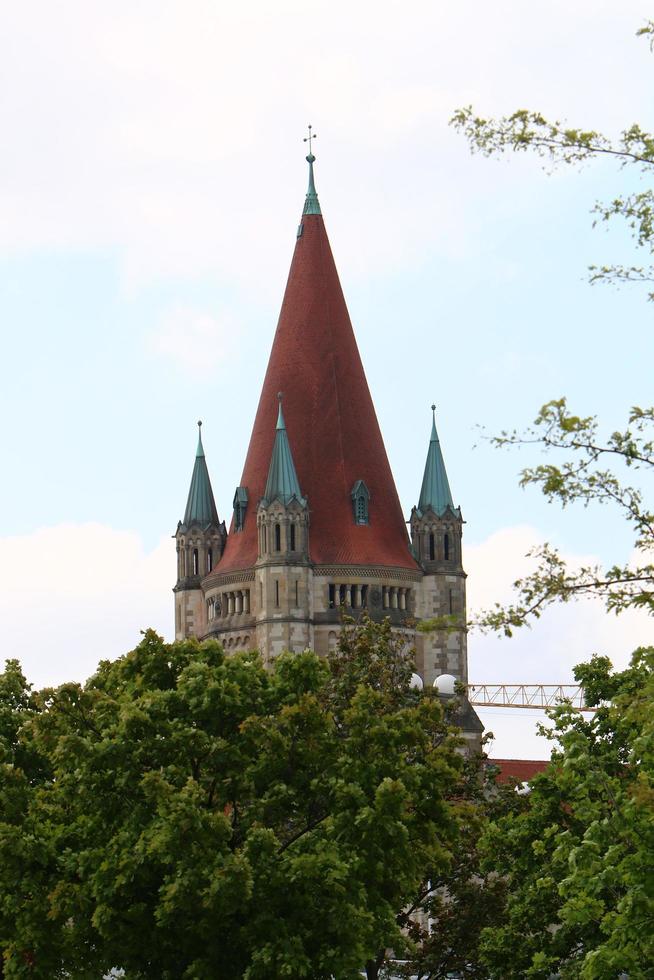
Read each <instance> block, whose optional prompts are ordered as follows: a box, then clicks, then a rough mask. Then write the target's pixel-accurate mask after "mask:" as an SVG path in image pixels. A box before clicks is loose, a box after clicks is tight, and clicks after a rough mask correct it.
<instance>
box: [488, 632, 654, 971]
mask: <svg viewBox="0 0 654 980" xmlns="http://www.w3.org/2000/svg"><path fill="white" fill-rule="evenodd" d="M575 676H576V678H577V680H578V681H579V682H580V683H582V684H583V685H584V688H585V691H586V696H587V698H588V700H589V703H590V704H591V705H596V706H597V710H596V712H595V713H594V715H592V716H591V717H590V718H588V717H587V716H586V717H584V716H582V715H581V714H580V713H579V712H577V711H574V710H573V709H571V708H570V707H568V706H561V707H559V708H557V709H554V711H553V712H552V717H553V722H554V724H553V727H552V730H551V732H550V737H551V738H556V739H557V740H558V742H559V745H560V747H559V748H557V749H556V750H555V751H554V752H553V755H552V762H551V764H550V766H549V767H548V769H547V770H546V771H545V772H544V773H542V774H540V775H539V776H537V777H536V778H535V779H534V780H533V782H532V783H531V792H530V793H529V795H528V798H527V799H528V806H527V807H526V809H524V810H522V811H520V810H518V811H514V812H510V813H508V814H506V815H504V816H502V817H500V818H499V819H498V820H496V821H494V822H493V824H492V825H491V826H490V827H489V829H488V830H487V832H486V834H485V836H484V838H483V840H482V842H481V850H482V854H483V865H482V866H483V868H484V870H485V873H486V874H493V873H494V874H496V875H499V876H500V877H501V878H502V879H503V881H504V882H505V884H506V888H507V895H508V899H507V902H508V904H507V912H506V918H505V920H504V922H500V923H495V924H494V926H493V928H489V929H486V930H485V931H484V932H483V934H482V959H484V960H485V962H486V963H487V965H488V967H489V970H490V972H491V975H492V976H493V977H494V978H502V980H511V978H523V977H533V978H542V980H545V978H548V977H551V976H553V975H557V976H561V977H562V978H563V980H570V978H581V980H604V978H615V977H619V976H620V975H622V974H623V973H627V974H628V975H629V977H630V978H631V980H640V978H649V977H651V976H652V975H653V972H652V971H653V966H652V964H654V717H653V715H652V703H654V648H652V647H650V648H647V649H640V650H637V651H636V653H635V654H634V656H633V658H632V662H631V666H630V667H629V668H628V669H626V670H624V671H622V672H619V673H614V672H612V670H611V667H610V664H609V662H608V661H607V660H606V659H605V658H601V657H596V658H594V659H593V660H592V661H591V662H590V663H589V664H586V665H583V666H581V667H578V668H577V669H576V672H575Z"/></svg>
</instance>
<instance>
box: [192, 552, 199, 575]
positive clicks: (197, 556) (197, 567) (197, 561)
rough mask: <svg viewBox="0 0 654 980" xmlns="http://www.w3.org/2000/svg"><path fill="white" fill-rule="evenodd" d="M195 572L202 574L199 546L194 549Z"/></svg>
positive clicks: (195, 573)
mask: <svg viewBox="0 0 654 980" xmlns="http://www.w3.org/2000/svg"><path fill="white" fill-rule="evenodd" d="M193 574H194V575H199V574H200V557H199V555H198V549H197V548H194V549H193Z"/></svg>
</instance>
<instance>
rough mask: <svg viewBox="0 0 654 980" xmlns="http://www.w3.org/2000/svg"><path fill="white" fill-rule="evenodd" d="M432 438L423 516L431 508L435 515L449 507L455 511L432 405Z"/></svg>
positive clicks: (424, 481) (421, 504)
mask: <svg viewBox="0 0 654 980" xmlns="http://www.w3.org/2000/svg"><path fill="white" fill-rule="evenodd" d="M431 411H432V420H431V438H430V440H429V450H428V452H427V462H426V463H425V473H424V476H423V478H422V487H421V490H420V500H419V501H418V510H420V511H421V512H422V513H423V514H424V512H425V511H426V510H427V509H428V508H429V507H431V509H432V510H433V511H434V513H435V514H439V515H440V514H443V513H445V511H446V510H447V508H448V507H449V508H450V509H451V510H452V511H454V510H455V507H454V501H453V500H452V493H451V491H450V484H449V481H448V479H447V472H446V471H445V461H444V460H443V453H442V452H441V444H440V442H439V440H438V433H437V431H436V406H435V405H432V407H431Z"/></svg>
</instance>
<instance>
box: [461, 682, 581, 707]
mask: <svg viewBox="0 0 654 980" xmlns="http://www.w3.org/2000/svg"><path fill="white" fill-rule="evenodd" d="M468 700H469V701H470V704H474V705H478V706H479V707H489V708H536V709H538V710H540V711H542V710H543V708H553V707H554V706H555V705H557V704H560V703H561V702H562V701H569V702H570V704H571V705H572V706H573V707H574V708H577V709H578V710H579V711H595V710H596V709H595V708H589V707H588V706H587V705H586V703H585V700H584V691H583V688H582V687H581V686H580V685H579V684H468Z"/></svg>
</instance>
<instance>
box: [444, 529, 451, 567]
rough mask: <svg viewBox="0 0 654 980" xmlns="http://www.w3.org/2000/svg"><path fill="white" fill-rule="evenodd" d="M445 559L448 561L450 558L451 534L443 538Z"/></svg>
mask: <svg viewBox="0 0 654 980" xmlns="http://www.w3.org/2000/svg"><path fill="white" fill-rule="evenodd" d="M443 557H444V558H445V561H447V560H448V558H449V557H450V536H449V534H445V535H444V536H443Z"/></svg>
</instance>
